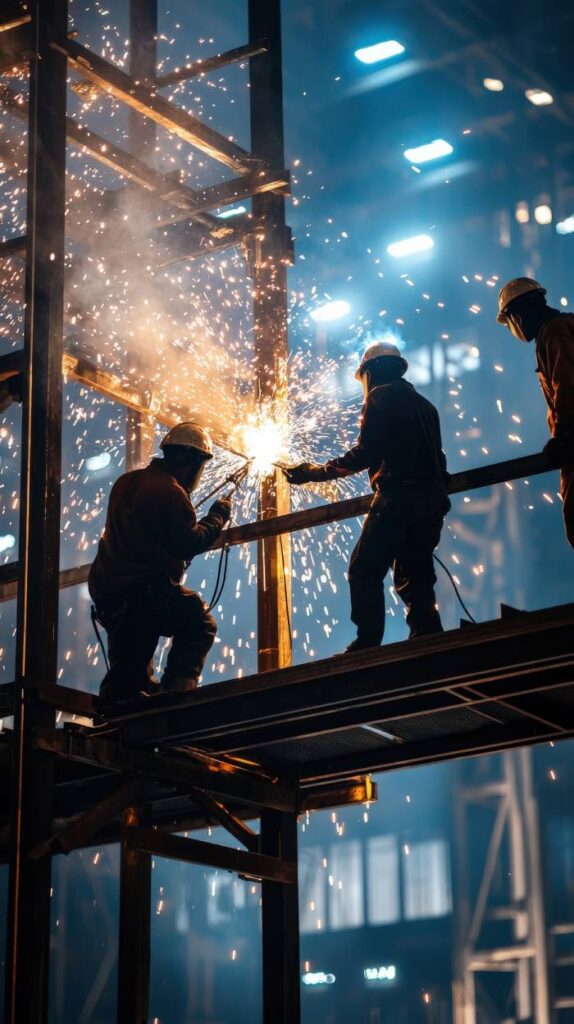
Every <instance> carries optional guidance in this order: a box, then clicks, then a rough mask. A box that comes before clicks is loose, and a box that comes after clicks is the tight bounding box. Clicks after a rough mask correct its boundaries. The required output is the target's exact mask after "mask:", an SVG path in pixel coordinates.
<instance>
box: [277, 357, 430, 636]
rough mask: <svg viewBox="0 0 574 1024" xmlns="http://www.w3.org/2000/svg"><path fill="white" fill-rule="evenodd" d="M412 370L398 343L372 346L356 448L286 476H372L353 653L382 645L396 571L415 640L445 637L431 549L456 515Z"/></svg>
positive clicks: (354, 601) (356, 555)
mask: <svg viewBox="0 0 574 1024" xmlns="http://www.w3.org/2000/svg"><path fill="white" fill-rule="evenodd" d="M407 368H408V363H407V361H406V359H404V358H403V357H402V356H401V354H400V352H399V350H398V348H397V347H396V346H395V345H391V344H387V343H377V344H374V345H370V346H369V348H367V350H366V352H365V354H364V356H363V358H362V360H361V364H360V366H359V368H358V370H357V372H356V374H355V377H356V378H357V380H360V381H361V383H362V385H363V391H364V396H365V403H364V405H363V409H362V414H361V427H360V432H359V436H358V438H357V442H356V444H355V445H354V446H353V447H352V448H351V449H350V450H349V451H348V452H346V454H345V455H342V456H340V458H338V459H333V460H331V461H330V462H327V463H326V464H325V465H324V466H318V465H314V464H313V463H309V462H304V463H302V464H301V465H299V466H291V467H288V468H286V469H285V470H284V472H285V475H286V477H287V479H288V480H289V481H290V483H292V484H304V483H311V482H318V481H322V480H336V479H339V478H341V477H345V476H350V475H351V474H353V473H360V472H361V471H362V470H364V469H368V471H369V479H370V481H371V487H372V488H373V490H374V492H375V497H374V499H373V503H372V505H371V508H370V510H369V513H368V515H367V518H366V519H365V523H364V526H363V529H362V532H361V536H360V537H359V540H358V543H357V545H356V547H355V549H354V551H353V553H352V555H351V561H350V564H349V586H350V590H351V619H352V621H353V622H354V623H355V625H356V627H357V637H356V639H355V640H354V641H353V642H352V643H351V644H350V646H349V647H348V648H347V650H348V651H357V650H361V649H362V648H364V647H376V646H378V645H379V644H380V643H381V642H382V639H383V633H384V629H385V593H384V579H385V576H386V574H387V572H388V570H389V569H390V568H392V571H393V580H394V585H395V590H396V592H397V594H399V595H400V597H401V598H402V600H403V601H404V603H405V605H406V607H407V623H408V625H409V627H410V636H411V637H416V636H424V635H427V634H429V633H440V632H442V623H441V620H440V615H439V613H438V610H437V607H436V597H435V592H434V584H435V583H436V576H435V572H434V564H433V551H434V549H435V547H436V546H437V544H438V542H439V539H440V534H441V529H442V525H443V520H444V517H445V515H446V513H447V512H448V511H449V509H450V501H449V499H448V495H447V492H446V484H445V481H446V459H445V455H444V452H443V450H442V443H441V435H440V421H439V417H438V413H437V411H436V409H435V407H434V406H433V405H431V403H430V402H428V401H427V400H426V398H423V397H422V395H419V394H418V393H417V392H416V391H415V389H414V387H413V386H412V384H409V383H408V381H405V380H403V379H402V378H403V375H404V374H405V373H406V371H407Z"/></svg>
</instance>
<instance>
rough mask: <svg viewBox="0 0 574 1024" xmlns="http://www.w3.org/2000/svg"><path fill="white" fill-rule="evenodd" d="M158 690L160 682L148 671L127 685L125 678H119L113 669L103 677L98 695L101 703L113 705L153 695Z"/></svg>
mask: <svg viewBox="0 0 574 1024" xmlns="http://www.w3.org/2000/svg"><path fill="white" fill-rule="evenodd" d="M158 692H159V683H158V681H157V679H155V678H154V677H153V676H150V675H149V674H147V673H146V674H145V675H142V676H140V677H139V678H138V679H137V680H133V679H132V680H130V681H128V683H127V685H126V681H125V680H122V681H121V682H120V681H119V680H118V673H117V672H114V670H113V669H112V671H110V672H108V673H107V675H105V676H104V678H103V679H102V681H101V683H100V692H99V695H98V696H99V702H100V704H104V705H108V704H110V705H111V704H119V703H125V702H126V701H132V700H139V699H140V698H145V697H151V696H152V694H154V693H158Z"/></svg>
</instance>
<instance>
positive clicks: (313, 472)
mask: <svg viewBox="0 0 574 1024" xmlns="http://www.w3.org/2000/svg"><path fill="white" fill-rule="evenodd" d="M283 472H284V474H285V476H286V477H287V479H288V481H289V483H290V484H310V483H319V482H320V481H322V480H325V479H326V477H325V467H324V466H319V465H318V464H317V463H316V462H301V463H299V465H298V466H286V467H285V468H284V470H283Z"/></svg>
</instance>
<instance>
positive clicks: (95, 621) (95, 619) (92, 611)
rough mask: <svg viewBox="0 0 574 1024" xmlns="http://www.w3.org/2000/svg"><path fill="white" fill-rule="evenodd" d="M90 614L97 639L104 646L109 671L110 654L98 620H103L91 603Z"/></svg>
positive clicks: (103, 652) (105, 660)
mask: <svg viewBox="0 0 574 1024" xmlns="http://www.w3.org/2000/svg"><path fill="white" fill-rule="evenodd" d="M90 616H91V619H92V626H93V627H94V633H95V634H96V639H97V641H98V643H99V645H100V647H101V648H102V654H103V656H104V664H105V666H106V669H107V671H108V672H109V671H110V663H109V661H108V655H107V653H106V647H105V644H104V641H103V640H102V634H101V633H100V631H99V629H98V622H101V620H100V619H98V613H97V611H96V609H95V607H94V605H93V604H92V605H90ZM102 625H103V623H102Z"/></svg>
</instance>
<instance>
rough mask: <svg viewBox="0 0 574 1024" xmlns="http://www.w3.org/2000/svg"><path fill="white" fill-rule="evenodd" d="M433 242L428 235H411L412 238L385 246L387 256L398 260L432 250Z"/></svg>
mask: <svg viewBox="0 0 574 1024" xmlns="http://www.w3.org/2000/svg"><path fill="white" fill-rule="evenodd" d="M433 245H434V241H433V239H432V238H431V236H430V235H413V237H412V238H402V239H401V240H400V242H391V244H390V245H387V252H388V254H389V256H394V258H395V259H400V258H401V257H402V256H412V255H413V254H414V253H417V252H425V250H426V249H432V247H433Z"/></svg>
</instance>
